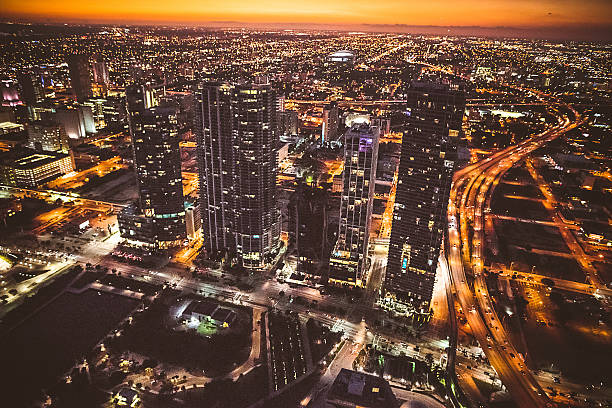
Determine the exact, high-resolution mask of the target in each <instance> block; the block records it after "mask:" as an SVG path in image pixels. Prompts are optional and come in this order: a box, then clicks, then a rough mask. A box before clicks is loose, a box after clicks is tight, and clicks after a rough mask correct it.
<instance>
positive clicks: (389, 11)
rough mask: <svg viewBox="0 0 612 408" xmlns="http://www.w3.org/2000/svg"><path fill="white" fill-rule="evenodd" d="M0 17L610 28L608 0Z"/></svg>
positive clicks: (361, 3)
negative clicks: (591, 26)
mask: <svg viewBox="0 0 612 408" xmlns="http://www.w3.org/2000/svg"><path fill="white" fill-rule="evenodd" d="M1 14H2V15H3V16H4V18H5V19H7V18H8V19H10V18H14V19H19V20H34V21H85V22H147V23H148V22H158V23H169V22H184V23H190V24H191V23H198V24H206V23H207V22H220V21H223V22H228V21H231V22H244V23H283V22H285V23H318V24H346V25H351V24H353V25H354V24H357V25H359V24H374V25H377V24H390V25H395V24H404V25H439V26H448V25H452V26H481V27H493V26H506V27H508V26H510V27H551V26H555V27H562V26H574V27H575V26H588V25H595V26H599V27H602V26H607V27H609V26H610V24H611V23H612V21H611V20H612V0H540V1H537V0H420V1H414V0H307V1H287V0H284V1H278V0H222V1H219V0H200V1H198V0H101V1H90V0H84V1H71V0H53V1H50V0H25V1H24V0H2V13H1Z"/></svg>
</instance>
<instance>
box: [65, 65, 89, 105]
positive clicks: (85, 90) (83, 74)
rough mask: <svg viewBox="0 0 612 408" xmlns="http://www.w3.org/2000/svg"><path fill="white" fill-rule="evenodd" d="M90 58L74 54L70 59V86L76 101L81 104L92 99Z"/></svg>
mask: <svg viewBox="0 0 612 408" xmlns="http://www.w3.org/2000/svg"><path fill="white" fill-rule="evenodd" d="M90 68H91V67H90V64H89V58H88V57H87V56H86V55H83V54H74V55H71V56H70V57H69V58H68V71H69V73H70V86H71V87H72V93H73V94H74V96H75V97H76V99H77V100H78V101H79V102H81V101H84V100H85V99H87V98H91V97H92V95H93V92H92V90H91V71H90Z"/></svg>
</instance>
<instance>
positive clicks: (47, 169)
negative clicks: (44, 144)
mask: <svg viewBox="0 0 612 408" xmlns="http://www.w3.org/2000/svg"><path fill="white" fill-rule="evenodd" d="M72 171H74V159H73V158H72V156H71V155H70V154H66V153H62V152H47V151H34V150H32V149H14V150H11V151H8V152H4V153H2V154H1V155H0V183H1V184H5V185H9V186H17V187H26V188H33V187H39V186H41V185H43V184H45V183H46V182H49V181H51V180H54V179H56V178H57V177H60V176H62V175H64V174H68V173H70V172H72Z"/></svg>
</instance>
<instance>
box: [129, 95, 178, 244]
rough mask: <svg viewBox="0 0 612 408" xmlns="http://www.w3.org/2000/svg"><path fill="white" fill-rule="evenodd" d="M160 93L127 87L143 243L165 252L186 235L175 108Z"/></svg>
mask: <svg viewBox="0 0 612 408" xmlns="http://www.w3.org/2000/svg"><path fill="white" fill-rule="evenodd" d="M160 95H163V88H161V87H154V86H151V85H148V84H147V85H144V86H138V85H134V86H131V87H129V88H128V89H126V96H127V110H128V122H129V126H130V135H131V138H132V149H133V153H134V169H135V171H136V179H137V184H138V192H139V204H140V205H139V213H140V214H141V215H142V216H144V217H146V218H149V219H150V220H147V221H148V222H149V223H150V224H151V225H152V227H151V233H152V235H153V236H151V237H149V238H150V239H149V240H148V242H146V243H147V244H150V245H151V246H155V247H156V248H161V249H164V248H168V247H175V246H179V245H181V244H182V243H183V241H184V240H185V239H186V236H187V233H186V229H185V207H184V201H183V183H182V175H181V155H180V148H179V135H178V131H177V121H176V107H175V106H172V105H170V104H164V103H161V104H160ZM131 212H134V211H133V210H131ZM137 213H138V212H137ZM143 224H144V223H143ZM120 227H121V226H120ZM122 230H125V231H126V234H127V235H128V238H129V235H134V234H131V233H130V232H129V230H130V228H127V227H126V228H122ZM122 236H124V233H123V231H122Z"/></svg>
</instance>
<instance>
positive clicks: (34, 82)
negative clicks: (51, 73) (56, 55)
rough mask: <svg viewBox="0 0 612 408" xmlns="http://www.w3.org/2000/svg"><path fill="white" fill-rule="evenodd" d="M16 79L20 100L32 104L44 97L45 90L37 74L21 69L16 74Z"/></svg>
mask: <svg viewBox="0 0 612 408" xmlns="http://www.w3.org/2000/svg"><path fill="white" fill-rule="evenodd" d="M17 81H18V82H19V88H20V89H21V100H22V101H23V102H25V103H26V104H28V105H34V104H36V103H39V102H42V101H43V99H45V92H44V90H43V86H42V81H41V80H40V76H39V75H37V74H35V73H32V72H28V71H22V72H19V73H18V74H17Z"/></svg>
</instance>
